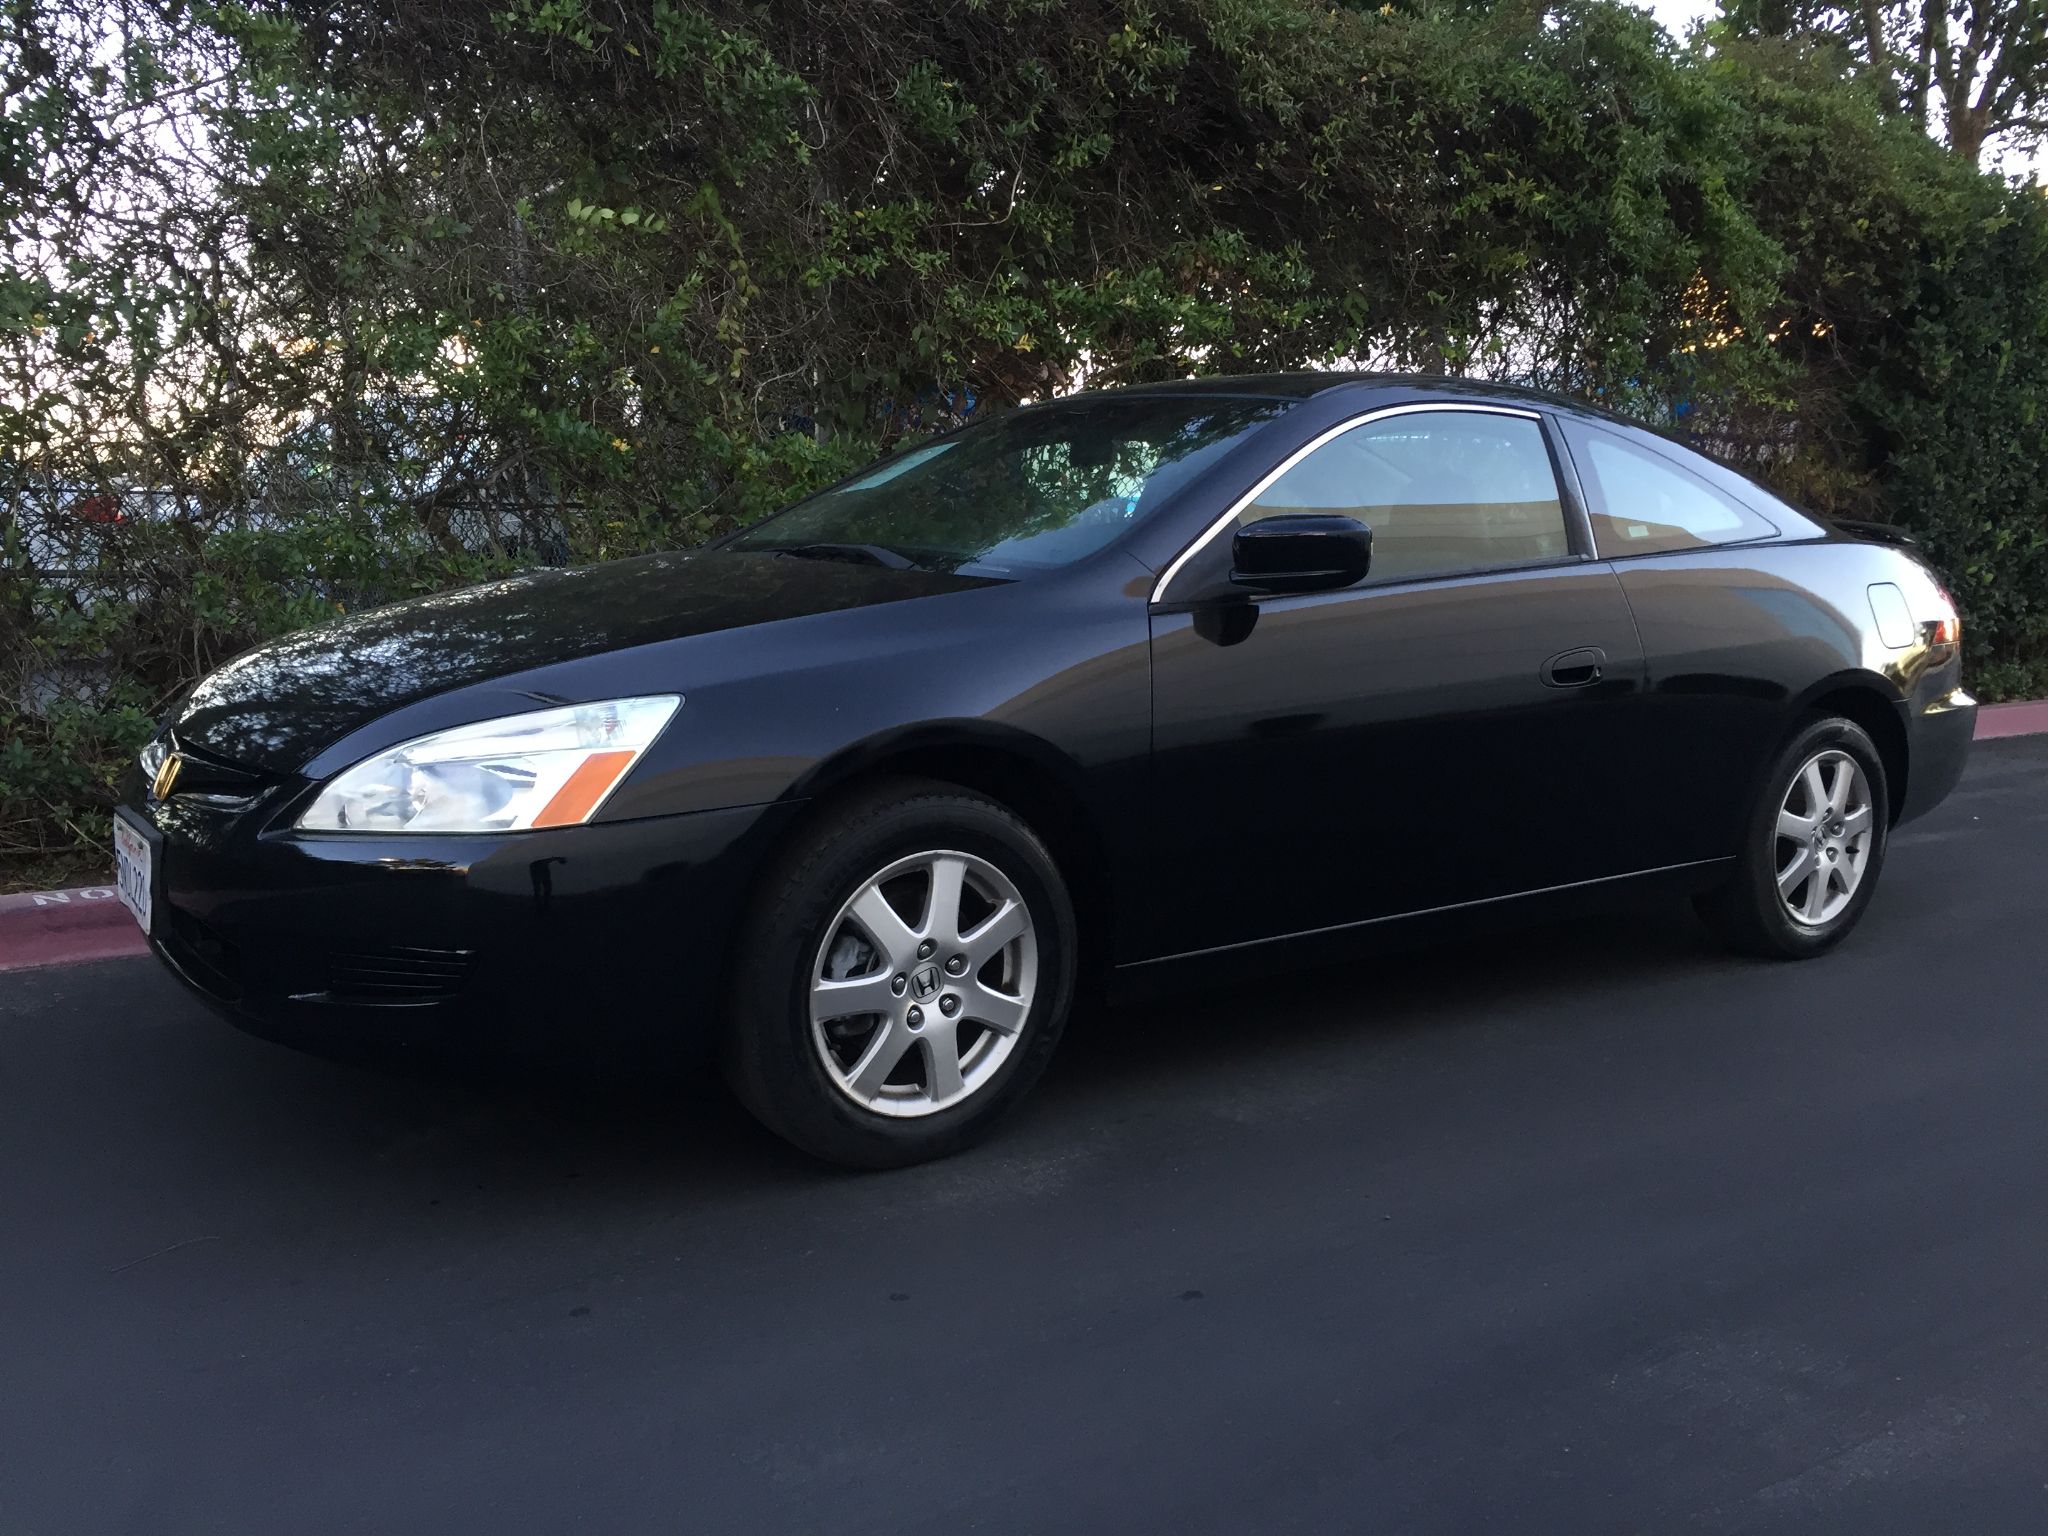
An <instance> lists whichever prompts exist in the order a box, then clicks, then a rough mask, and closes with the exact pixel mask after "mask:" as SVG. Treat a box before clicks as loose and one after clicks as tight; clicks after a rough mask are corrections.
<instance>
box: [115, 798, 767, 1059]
mask: <svg viewBox="0 0 2048 1536" xmlns="http://www.w3.org/2000/svg"><path fill="white" fill-rule="evenodd" d="M186 798H187V797H174V798H173V799H172V800H171V801H169V802H167V803H164V804H160V805H150V804H146V803H144V801H143V799H142V797H141V796H140V794H137V795H134V796H131V799H130V803H129V807H128V809H129V810H130V811H131V812H133V813H134V814H136V815H138V816H139V817H141V818H142V819H143V820H145V821H146V822H147V823H148V824H149V825H150V827H151V828H153V829H154V833H155V836H154V838H153V842H154V845H155V852H154V858H153V862H154V866H155V867H154V871H153V875H154V881H155V891H154V920H153V930H154V931H153V933H152V935H151V948H152V949H153V950H154V951H155V953H156V955H157V957H158V958H159V959H160V960H162V961H163V963H164V964H165V965H166V966H167V967H168V968H169V969H170V970H171V971H172V972H173V974H175V975H176V976H177V977H178V978H179V979H180V980H181V981H183V982H184V983H185V984H186V985H187V986H188V987H189V988H191V989H192V990H193V991H194V992H196V993H197V994H199V996H201V997H202V998H204V999H205V1000H206V1001H207V1002H208V1003H210V1004H211V1005H213V1006H214V1007H215V1008H216V1009H217V1010H218V1011H219V1012H221V1013H223V1014H225V1015H226V1016H227V1017H228V1018H229V1019H230V1020H232V1021H233V1022H234V1023H236V1024H237V1025H239V1026H241V1027H242V1028H244V1029H247V1030H248V1031H250V1032H251V1033H253V1034H257V1035H261V1036H263V1037H265V1038H267V1039H272V1040H276V1041H279V1042H281V1043H284V1044H287V1045H293V1046H298V1047H302V1048H306V1049H313V1050H320V1051H323V1052H326V1053H328V1054H342V1055H350V1054H356V1053H358V1052H361V1051H381V1050H384V1049H388V1048H393V1047H397V1048H400V1049H428V1050H438V1049H444V1048H449V1049H452V1048H460V1049H462V1050H465V1051H469V1050H477V1051H482V1052H485V1053H494V1052H504V1053H507V1054H514V1055H530V1054H534V1053H536V1052H538V1053H541V1054H545V1055H557V1054H561V1053H586V1054H593V1055H596V1054H604V1055H611V1054H617V1053H620V1052H626V1053H630V1054H632V1055H635V1056H638V1055H641V1054H644V1053H645V1052H646V1051H647V1050H648V1049H649V1048H653V1049H654V1050H656V1051H657V1052H659V1053H660V1054H662V1055H664V1056H668V1055H678V1054H679V1055H685V1056H687V1055H693V1054H696V1053H697V1052H699V1051H700V1050H701V1048H702V1047H704V1046H705V1045H707V1044H708V1043H709V1042H710V1040H711V1039H712V1038H713V1035H714V1031H715V1026H716V1018H717V1013H718V1007H719V999H720V995H721V990H722V986H723V976H724V957H725V955H726V953H727V951H728V949H729V947H730V944H731V941H732V939H733V936H734V933H735V930H736V926H737V923H738V920H739V915H740V910H741V909H742V907H743V906H744V904H745V894H746V891H747V889H748V885H749V882H750V880H751V878H752V875H753V872H754V870H755V869H756V868H757V867H758V865H759V862H760V859H761V858H762V856H763V854H764V853H765V851H766V848H767V846H768V845H769V843H770V842H771V841H772V840H773V839H774V838H775V836H777V835H778V833H779V831H780V830H781V829H782V828H783V827H784V826H786V825H787V823H788V821H789V819H790V818H791V817H792V816H793V815H794V814H795V812H796V810H797V806H796V805H795V804H793V803H785V804H779V805H771V806H748V807H741V808H737V809H732V810H721V811H703V812H696V813H692V814H689V815H681V816H669V817H657V818H650V819H646V820H640V821H631V822H613V823H600V824H595V825H589V826H579V827H563V828H558V829H551V830H548V831H543V832H525V833H516V834H499V835H491V836H483V837H441V836H414V837H386V838H362V837H352V836H345V835H342V836H336V835H316V834H301V833H295V832H278V831H275V830H271V831H265V830H261V829H260V828H259V827H257V826H254V825H252V823H255V822H257V821H259V820H260V819H261V818H260V814H259V813H258V812H257V811H254V810H251V809H247V808H244V809H241V810H235V809H232V808H231V809H228V810H220V809H217V808H213V807H209V806H207V805H205V804H202V803H197V802H194V803H190V804H187V803H185V801H186Z"/></svg>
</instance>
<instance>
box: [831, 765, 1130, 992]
mask: <svg viewBox="0 0 2048 1536" xmlns="http://www.w3.org/2000/svg"><path fill="white" fill-rule="evenodd" d="M899 778H911V779H936V780H939V781H940V782H942V783H946V784H955V785H958V786H959V787H960V788H962V789H968V790H972V791H974V792H975V793H976V794H978V795H985V796H987V797H988V798H989V799H991V800H993V801H995V802H996V803H997V804H999V805H1001V806H1003V807H1004V808H1005V809H1007V810H1009V811H1010V812H1012V813H1013V814H1014V815H1016V816H1017V817H1018V818H1019V819H1020V820H1022V821H1023V822H1024V824H1025V825H1026V826H1028V827H1030V828H1031V830H1032V831H1033V832H1036V833H1037V834H1038V836H1039V838H1040V839H1041V840H1042V841H1043V842H1044V843H1045V846H1046V850H1047V852H1049V853H1050V854H1051V855H1052V859H1053V863H1054V864H1056V865H1058V866H1059V871H1060V874H1061V876H1062V877H1063V878H1064V879H1065V880H1066V882H1067V894H1068V895H1069V896H1070V897H1071V898H1072V900H1073V903H1074V926H1075V931H1076V932H1077V933H1078V934H1079V935H1080V939H1081V945H1080V948H1081V955H1080V960H1081V965H1082V967H1083V969H1084V972H1085V971H1086V970H1088V969H1090V968H1092V967H1095V966H1106V965H1107V964H1108V961H1109V957H1110V956H1111V954H1113V953H1114V946H1113V943H1112V937H1111V935H1112V926H1111V925H1112V923H1113V921H1114V916H1115V914H1114V912H1113V910H1112V903H1111V900H1110V891H1109V882H1108V880H1107V878H1106V876H1105V874H1104V871H1105V869H1106V867H1107V857H1106V855H1105V852H1104V849H1103V846H1102V838H1101V834H1100V832H1099V830H1098V829H1097V827H1096V825H1095V821H1094V818H1093V817H1091V816H1090V815H1089V813H1088V809H1087V807H1086V806H1085V805H1083V804H1082V802H1081V799H1080V797H1079V796H1078V795H1077V794H1075V793H1074V792H1073V790H1072V789H1070V788H1069V787H1068V786H1067V785H1066V784H1064V783H1062V782H1061V781H1060V779H1059V777H1058V776H1057V775H1056V774H1054V773H1052V772H1051V771H1049V770H1048V769H1046V768H1045V767H1044V766H1042V765H1041V764H1038V763H1035V762H1033V761H1032V760H1031V759H1030V758H1028V757H1026V756H1024V755H1022V754H1021V753H1017V752H1009V751H1005V750H1004V749H1002V748H1001V747H991V746H983V745H976V744H973V743H958V744H931V745H919V746H916V747H911V748H906V749H905V750H903V751H901V752H897V753H892V754H889V755H886V756H882V757H876V758H869V759H865V760H863V761H862V762H861V764H860V766H859V768H858V769H856V770H854V771H853V772H851V773H848V774H847V775H845V776H844V777H841V778H837V779H834V780H833V781H832V783H831V784H830V785H829V786H828V787H827V788H825V789H824V790H822V791H821V792H820V793H819V794H818V796H817V797H816V799H814V800H813V802H812V810H811V816H815V815H816V814H817V812H818V811H819V810H820V809H821V808H823V807H826V806H829V805H831V804H832V803H834V802H836V801H838V800H841V799H843V798H844V797H846V796H848V795H851V794H858V793H860V792H862V791H864V790H866V789H868V788H869V787H870V786H872V785H874V784H877V783H879V782H881V781H883V780H886V779H899ZM811 816H806V817H804V818H803V821H804V822H808V821H810V820H811Z"/></svg>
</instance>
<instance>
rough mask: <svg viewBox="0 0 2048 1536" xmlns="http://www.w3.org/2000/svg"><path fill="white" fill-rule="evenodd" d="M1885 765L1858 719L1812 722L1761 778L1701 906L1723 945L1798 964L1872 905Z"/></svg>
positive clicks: (1885, 822) (1884, 809)
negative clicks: (1719, 877) (1738, 838)
mask: <svg viewBox="0 0 2048 1536" xmlns="http://www.w3.org/2000/svg"><path fill="white" fill-rule="evenodd" d="M1890 804H1891V801H1890V798H1889V789H1888V786H1887V784H1886V782H1885V772H1884V759H1883V758H1882V757H1880V756H1879V755H1878V751H1877V747H1876V745H1875V744H1874V743H1873V742H1872V741H1871V739H1870V737H1869V736H1868V735H1867V734H1866V733H1865V732H1864V730H1863V728H1862V727H1861V726H1859V725H1857V724H1855V722H1853V721H1850V720H1844V719H1840V718H1835V717H1829V718H1826V719H1820V720H1816V721H1814V722H1812V723H1811V724H1810V725H1808V726H1806V727H1805V728H1804V729H1803V730H1801V731H1800V732H1799V733H1798V734H1797V735H1796V736H1794V737H1793V738H1792V740H1791V741H1790V742H1789V743H1787V744H1786V746H1785V748H1784V750H1783V751H1782V752H1781V753H1779V755H1778V758H1777V760H1776V761H1775V762H1774V763H1773V764H1772V766H1771V770H1770V772H1769V773H1768V774H1767V775H1766V776H1765V780H1764V788H1763V792H1762V794H1761V795H1760V796H1759V798H1758V800H1757V803H1756V805H1755V806H1754V807H1753V809H1752V810H1751V813H1750V816H1749V820H1748V822H1747V824H1746V826H1745V829H1744V832H1743V846H1742V852H1741V854H1740V855H1739V856H1738V858H1737V860H1736V865H1735V870H1734V872H1733V874H1732V875H1731V876H1730V878H1729V879H1728V881H1727V882H1726V883H1725V884H1723V885H1722V886H1720V887H1718V888H1717V889H1715V890H1713V891H1711V892H1709V893H1707V894H1706V895H1704V896H1702V897H1701V898H1700V900H1699V903H1698V906H1699V912H1700V915H1701V916H1702V917H1703V918H1705V919H1706V921H1707V923H1708V925H1709V926H1710V927H1712V928H1713V929H1714V930H1715V932H1716V933H1718V934H1719V935H1720V936H1721V938H1722V939H1724V940H1725V941H1726V942H1727V943H1728V944H1729V945H1730V946H1732V947H1733V948H1736V949H1740V950H1743V951H1746V952H1748V953H1751V954H1761V955H1770V956H1776V957H1780V958H1784V959H1792V960H1800V959H1805V958H1807V957H1808V956H1811V955H1817V954H1820V953H1822V952H1823V951H1825V950H1828V949H1832V948H1833V947H1834V946H1835V945H1836V944H1838V943H1840V942H1841V941H1842V939H1843V938H1844V937H1845V936H1846V935H1847V934H1848V932H1849V930H1850V929H1851V928H1853V927H1855V926H1856V921H1857V919H1858V918H1860V917H1861V916H1862V915H1863V909H1864V908H1865V907H1867V906H1868V905H1869V904H1870V898H1871V894H1872V892H1873V891H1874V890H1875V889H1876V886H1877V876H1878V871H1879V870H1880V869H1882V868H1883V866H1884V855H1885V845H1886V836H1887V833H1888V831H1889V828H1890V822H1891V817H1890V814H1889V806H1890Z"/></svg>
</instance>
